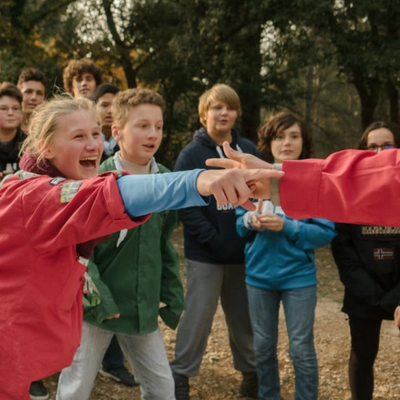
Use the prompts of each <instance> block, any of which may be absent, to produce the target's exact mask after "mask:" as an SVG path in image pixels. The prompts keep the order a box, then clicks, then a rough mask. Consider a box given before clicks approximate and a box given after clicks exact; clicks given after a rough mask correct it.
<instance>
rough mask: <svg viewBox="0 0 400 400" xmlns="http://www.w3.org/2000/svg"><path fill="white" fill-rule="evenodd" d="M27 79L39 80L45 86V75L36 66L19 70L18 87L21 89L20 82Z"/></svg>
mask: <svg viewBox="0 0 400 400" xmlns="http://www.w3.org/2000/svg"><path fill="white" fill-rule="evenodd" d="M28 81H37V82H40V83H42V85H43V86H44V87H45V88H46V85H47V78H46V75H45V74H44V73H43V72H42V71H39V70H38V69H36V68H27V69H24V70H23V71H22V72H21V74H20V76H19V78H18V83H17V86H18V88H19V89H21V86H22V84H23V83H24V82H28Z"/></svg>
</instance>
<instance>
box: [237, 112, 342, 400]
mask: <svg viewBox="0 0 400 400" xmlns="http://www.w3.org/2000/svg"><path fill="white" fill-rule="evenodd" d="M258 148H259V151H260V154H261V156H262V157H263V159H265V161H268V162H275V163H281V162H282V161H283V160H297V159H304V158H308V157H309V156H310V149H311V143H310V138H309V136H308V135H307V131H306V129H305V126H304V124H303V122H302V121H301V120H299V119H298V118H296V117H295V116H294V115H292V114H289V113H279V114H277V115H275V116H273V117H272V118H270V119H269V120H268V121H267V123H266V124H264V125H263V126H262V127H261V128H260V130H259V143H258ZM236 215H237V223H236V227H237V231H238V233H239V235H240V236H242V237H246V238H247V244H246V247H245V259H246V283H247V291H248V298H249V307H250V317H251V323H252V327H253V331H254V349H255V361H256V366H257V375H258V381H259V393H258V395H259V399H261V400H267V399H268V400H280V382H279V370H278V360H277V341H278V321H279V306H280V303H281V302H282V304H283V308H284V312H285V318H286V325H287V331H288V335H289V348H290V357H291V359H292V362H293V365H294V371H295V380H296V397H295V400H316V399H317V398H318V363H317V357H316V354H315V348H314V328H313V326H314V312H315V307H316V303H317V286H316V284H317V278H316V269H315V263H314V249H316V248H318V247H321V246H324V245H326V244H327V243H329V242H330V241H331V240H332V239H333V238H334V236H335V230H334V224H333V223H332V222H330V221H327V220H323V219H307V220H293V219H291V218H289V217H287V216H286V215H285V214H284V212H283V210H282V209H281V208H280V207H275V206H273V205H272V203H271V201H270V200H264V201H262V200H260V201H259V202H258V203H257V211H253V212H247V211H246V210H244V209H243V208H241V207H239V208H237V210H236Z"/></svg>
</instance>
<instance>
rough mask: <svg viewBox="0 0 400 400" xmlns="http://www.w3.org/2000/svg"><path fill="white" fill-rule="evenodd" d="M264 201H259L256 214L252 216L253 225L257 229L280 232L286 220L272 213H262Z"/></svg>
mask: <svg viewBox="0 0 400 400" xmlns="http://www.w3.org/2000/svg"><path fill="white" fill-rule="evenodd" d="M262 205H263V201H262V199H259V200H258V204H257V208H256V213H254V214H253V215H252V216H251V223H252V225H253V226H254V227H256V228H257V229H269V230H270V231H275V232H280V231H281V230H282V229H283V225H284V224H285V220H284V219H283V218H281V217H280V216H279V215H277V214H274V213H270V212H264V213H263V212H262Z"/></svg>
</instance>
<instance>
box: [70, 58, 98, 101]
mask: <svg viewBox="0 0 400 400" xmlns="http://www.w3.org/2000/svg"><path fill="white" fill-rule="evenodd" d="M102 80H103V78H102V74H101V70H100V68H99V67H98V66H97V65H96V64H95V63H94V62H93V61H92V60H89V59H88V58H82V59H80V60H71V61H70V62H69V63H68V65H67V66H66V67H65V68H64V72H63V81H64V89H65V90H66V91H67V92H68V93H70V94H71V95H72V96H74V97H75V98H78V97H84V98H85V99H91V98H92V96H93V93H94V91H95V90H96V88H97V86H99V85H100V84H101V83H102Z"/></svg>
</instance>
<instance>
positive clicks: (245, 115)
mask: <svg viewBox="0 0 400 400" xmlns="http://www.w3.org/2000/svg"><path fill="white" fill-rule="evenodd" d="M243 40H244V42H245V43H247V44H245V45H244V47H242V49H243V52H242V54H241V57H240V60H237V62H241V63H243V64H244V65H246V68H242V69H240V70H239V73H240V76H239V82H240V86H239V87H238V93H239V96H240V103H241V105H242V118H241V130H240V132H241V134H242V135H243V136H244V137H246V138H248V139H250V140H251V141H253V142H255V143H257V131H258V128H259V127H260V109H261V104H260V103H261V75H260V71H261V52H260V40H261V29H259V28H258V27H257V28H255V29H249V32H248V33H247V34H246V35H245V37H243Z"/></svg>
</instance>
